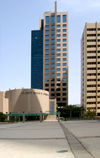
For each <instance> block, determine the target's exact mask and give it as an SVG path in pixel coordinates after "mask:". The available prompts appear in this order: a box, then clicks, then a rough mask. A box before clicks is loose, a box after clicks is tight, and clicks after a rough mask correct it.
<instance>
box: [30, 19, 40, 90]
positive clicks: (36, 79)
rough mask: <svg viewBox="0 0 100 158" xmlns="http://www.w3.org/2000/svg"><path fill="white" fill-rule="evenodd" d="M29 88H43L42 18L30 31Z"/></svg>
mask: <svg viewBox="0 0 100 158" xmlns="http://www.w3.org/2000/svg"><path fill="white" fill-rule="evenodd" d="M31 88H34V89H43V20H40V30H33V31H31Z"/></svg>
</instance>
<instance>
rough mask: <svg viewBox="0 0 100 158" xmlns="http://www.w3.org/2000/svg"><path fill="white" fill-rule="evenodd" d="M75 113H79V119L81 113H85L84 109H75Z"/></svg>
mask: <svg viewBox="0 0 100 158" xmlns="http://www.w3.org/2000/svg"><path fill="white" fill-rule="evenodd" d="M75 110H76V112H78V113H79V117H81V115H82V113H83V112H84V111H85V109H84V107H83V106H81V107H75Z"/></svg>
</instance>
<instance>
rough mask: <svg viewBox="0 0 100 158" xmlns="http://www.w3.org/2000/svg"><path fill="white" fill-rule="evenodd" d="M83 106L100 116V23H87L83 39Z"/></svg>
mask: <svg viewBox="0 0 100 158" xmlns="http://www.w3.org/2000/svg"><path fill="white" fill-rule="evenodd" d="M81 105H82V106H84V107H85V109H86V110H88V109H90V110H96V114H97V116H100V23H97V22H96V23H86V24H85V28H84V31H83V35H82V38H81Z"/></svg>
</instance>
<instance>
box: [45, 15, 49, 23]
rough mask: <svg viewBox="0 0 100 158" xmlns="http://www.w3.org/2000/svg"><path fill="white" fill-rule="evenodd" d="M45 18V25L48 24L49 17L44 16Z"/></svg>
mask: <svg viewBox="0 0 100 158" xmlns="http://www.w3.org/2000/svg"><path fill="white" fill-rule="evenodd" d="M45 18H46V19H45V21H46V24H49V16H46V17H45Z"/></svg>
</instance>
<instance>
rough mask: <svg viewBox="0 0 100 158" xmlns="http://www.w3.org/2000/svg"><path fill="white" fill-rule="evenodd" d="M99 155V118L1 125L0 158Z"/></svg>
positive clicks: (63, 157)
mask: <svg viewBox="0 0 100 158" xmlns="http://www.w3.org/2000/svg"><path fill="white" fill-rule="evenodd" d="M1 157H2V158H23V157H24V158H27V157H29V158H33V157H34V158H40V157H46V158H56V157H57V158H65V157H66V158H83V157H84V158H100V121H98V120H89V121H62V122H60V123H58V122H57V121H44V122H42V123H40V122H26V123H22V122H20V123H14V124H4V125H3V124H0V158H1Z"/></svg>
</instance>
